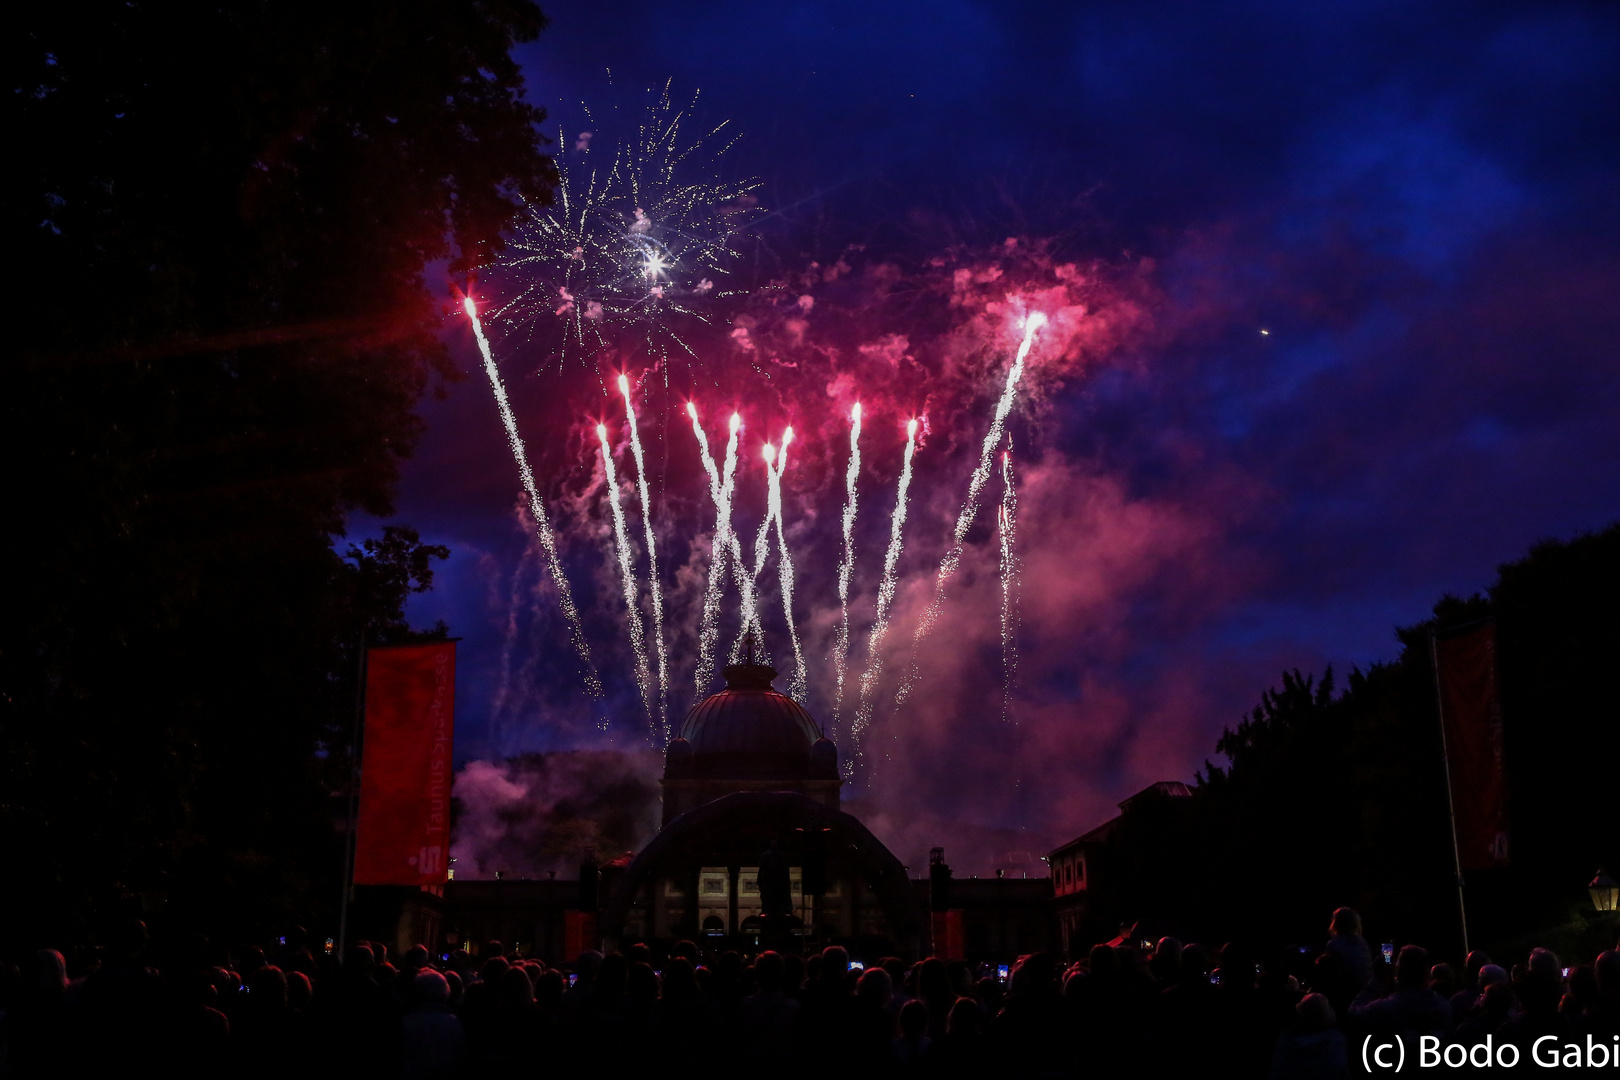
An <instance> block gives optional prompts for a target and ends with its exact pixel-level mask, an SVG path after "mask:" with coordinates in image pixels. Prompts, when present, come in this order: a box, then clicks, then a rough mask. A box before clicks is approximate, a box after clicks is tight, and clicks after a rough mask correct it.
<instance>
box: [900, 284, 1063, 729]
mask: <svg viewBox="0 0 1620 1080" xmlns="http://www.w3.org/2000/svg"><path fill="white" fill-rule="evenodd" d="M1045 325H1046V316H1045V315H1044V314H1042V313H1041V312H1039V311H1034V312H1031V313H1030V314H1029V315H1028V316H1026V317H1025V319H1024V340H1023V341H1022V342H1020V343H1019V345H1018V355H1017V356H1015V357H1014V358H1013V362H1012V366H1011V367H1009V368H1008V369H1007V385H1006V386H1005V387H1003V389H1002V391H1001V400H999V401H997V402H996V414H995V417H994V419H992V420H991V421H990V430H989V431H988V432H986V433H985V436H984V445H983V447H982V448H981V449H980V451H979V464H978V466H977V467H976V468H974V470H973V475H972V476H971V477H970V478H969V480H968V493H967V498H966V499H964V500H963V501H962V512H961V513H959V514H957V515H956V528H955V529H953V530H952V531H951V546H950V548H949V549H948V550H947V551H946V552H945V557H944V558H943V559H941V560H940V563H939V573H938V574H937V575H936V576H935V578H934V598H933V600H931V601H930V602H929V604H928V609H927V610H926V611H924V612H923V615H922V618H920V619H918V620H917V629H916V631H915V633H914V634H913V636H912V641H911V666H910V670H908V671H907V672H906V677H905V679H903V680H902V681H901V683H900V689H899V690H898V691H897V692H896V693H895V696H894V703H895V705H896V706H900V705H904V704H905V702H906V698H908V697H910V696H911V690H912V687H914V686H916V685H917V676H918V673H919V669H918V665H917V651H918V650H919V649H920V648H921V647H922V643H923V639H925V638H926V637H927V636H928V632H929V631H930V630H932V629H933V628H934V624H935V623H936V622H938V621H939V614H940V612H941V611H942V610H943V609H944V607H945V586H946V585H947V584H949V582H950V580H951V578H952V577H953V576H955V574H956V568H957V566H958V565H959V564H960V563H961V561H962V542H963V540H964V539H966V537H967V533H968V529H970V528H972V526H973V519H974V518H976V517H978V515H979V495H980V493H981V492H983V491H984V485H985V481H987V480H989V479H990V461H991V457H992V456H993V455H994V454H995V450H996V447H997V446H998V445H999V444H1000V443H1001V439H1002V436H1003V434H1004V433H1005V432H1006V430H1007V414H1008V413H1010V412H1012V407H1013V401H1014V399H1016V398H1017V396H1018V383H1019V380H1021V379H1022V378H1023V377H1024V361H1025V360H1027V359H1028V358H1029V349H1030V346H1031V345H1033V344H1034V343H1035V334H1036V332H1037V331H1039V330H1040V328H1041V327H1043V326H1045Z"/></svg>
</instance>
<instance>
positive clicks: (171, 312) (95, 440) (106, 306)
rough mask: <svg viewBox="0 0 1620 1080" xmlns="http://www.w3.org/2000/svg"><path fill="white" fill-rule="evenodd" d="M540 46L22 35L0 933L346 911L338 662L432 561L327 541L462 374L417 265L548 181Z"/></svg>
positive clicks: (189, 26)
mask: <svg viewBox="0 0 1620 1080" xmlns="http://www.w3.org/2000/svg"><path fill="white" fill-rule="evenodd" d="M543 22H544V20H543V18H542V16H541V14H540V11H539V10H538V9H537V8H536V7H535V6H534V5H533V4H531V3H527V2H525V0H489V2H482V3H477V4H443V3H427V2H413V0H404V2H389V3H366V2H362V3H344V4H312V3H290V4H286V3H282V4H261V3H248V2H237V0H225V2H222V3H214V4H191V3H177V4H125V3H114V2H77V3H65V4H44V5H31V6H28V7H27V8H25V9H19V10H18V11H15V12H12V13H11V16H10V19H9V26H8V32H7V35H6V42H7V43H6V57H7V74H8V79H9V81H8V89H7V95H6V100H7V105H6V109H7V117H8V123H7V131H8V134H9V136H10V145H11V146H12V147H13V153H12V154H11V155H10V158H9V165H8V168H7V170H6V171H7V177H8V181H9V183H10V184H11V194H10V197H9V198H7V199H6V201H5V214H6V223H7V231H6V236H7V252H8V260H9V262H10V264H11V265H12V266H13V267H14V269H15V271H16V272H17V273H18V275H19V277H18V278H17V279H16V280H17V281H18V282H19V284H20V285H22V288H20V289H16V290H14V291H13V296H14V297H15V298H16V299H17V300H18V301H19V303H18V305H17V306H16V308H15V309H14V311H15V317H14V318H13V319H12V320H11V323H10V325H9V326H8V331H7V335H6V337H7V341H6V345H5V353H4V360H3V364H4V385H5V388H6V390H5V393H4V394H3V395H0V402H3V404H0V410H3V412H0V429H3V430H4V432H5V438H6V447H7V451H6V455H5V460H6V468H5V470H4V477H5V478H4V481H3V482H4V485H5V486H4V493H3V501H4V505H5V507H6V511H7V522H8V524H7V528H6V530H5V542H6V549H5V562H6V565H8V566H9V567H10V568H11V578H10V582H9V584H8V588H7V596H6V602H5V619H4V620H3V631H0V846H3V848H4V850H5V852H6V861H7V865H8V867H9V868H10V871H11V872H10V875H9V877H10V879H11V884H10V886H9V887H7V888H6V889H5V890H4V901H3V902H4V904H5V905H6V916H7V917H6V918H4V919H0V926H3V927H4V933H5V934H6V935H7V936H8V938H9V937H15V936H16V935H22V936H24V937H26V938H27V939H28V942H27V943H33V942H37V941H40V940H54V941H58V942H61V943H65V944H71V943H73V942H79V941H85V940H88V939H89V938H90V937H91V936H93V934H94V933H95V930H94V927H93V926H92V925H91V922H92V921H93V918H94V917H95V916H94V914H93V913H96V912H99V913H101V916H100V917H106V916H108V915H110V914H111V913H115V912H117V913H122V914H128V913H130V911H131V909H137V910H145V911H147V912H152V911H157V910H160V909H161V910H166V911H167V912H169V913H170V914H171V915H173V916H174V917H177V918H180V919H182V920H184V921H185V922H186V923H187V924H188V925H202V926H215V927H217V928H219V929H221V930H224V929H226V927H223V926H219V924H220V921H221V920H235V921H238V922H246V923H248V924H251V925H248V926H239V927H232V928H230V929H232V930H234V931H237V932H242V933H246V932H248V931H249V930H251V929H253V926H255V925H257V926H261V927H262V926H266V925H269V924H270V922H271V921H272V920H275V919H277V918H282V919H284V918H285V917H286V916H287V915H288V914H289V913H292V912H296V913H297V914H298V916H299V917H300V918H309V917H311V915H312V914H313V915H319V916H322V917H324V915H325V909H326V908H331V907H335V906H336V900H337V893H338V887H337V878H338V876H339V872H338V867H339V866H340V859H339V855H338V842H337V836H336V833H335V831H334V829H333V827H332V825H333V820H332V813H331V806H330V805H329V804H330V803H331V801H332V800H331V793H332V792H333V791H334V790H335V789H337V788H338V787H339V786H340V785H341V783H342V781H343V778H344V777H345V776H346V775H347V769H348V763H347V762H346V761H345V760H344V756H345V753H346V746H347V741H348V735H347V732H348V727H349V724H350V723H351V720H352V716H353V710H354V701H355V688H354V674H355V670H356V659H357V657H356V649H357V646H358V643H359V641H360V640H361V636H362V634H367V635H369V636H370V638H371V639H372V640H374V641H376V640H389V639H393V638H398V637H399V636H400V635H402V634H405V633H407V632H408V628H407V627H406V626H405V624H404V621H403V619H402V616H401V610H402V605H403V603H404V600H405V598H406V596H407V593H408V592H409V591H411V590H420V589H423V588H426V587H427V586H428V584H429V582H430V581H431V565H432V560H433V559H434V558H435V557H442V556H443V555H444V554H445V551H444V550H443V549H442V548H434V547H432V546H425V545H423V544H421V543H420V542H419V540H418V538H417V536H416V534H415V533H414V532H412V531H411V530H410V529H409V528H405V527H400V528H395V529H391V530H389V531H388V532H387V534H386V535H384V536H382V537H380V538H374V539H373V540H370V541H365V542H361V543H358V544H355V543H352V542H351V541H349V540H346V539H345V538H344V523H345V517H346V515H347V514H348V513H349V512H351V511H354V510H363V511H366V512H369V513H371V514H374V515H386V514H387V513H389V512H390V500H391V498H392V494H393V491H394V486H395V482H396V474H397V470H398V466H399V462H400V460H401V459H402V458H403V457H404V456H406V455H408V454H409V453H410V451H411V447H412V444H413V442H414V440H415V439H416V437H417V434H418V431H419V426H420V423H419V421H418V420H417V419H416V417H415V416H414V415H413V412H412V410H413V408H414V406H415V404H416V402H417V401H418V399H419V397H420V395H421V394H422V393H423V392H424V390H425V389H426V388H427V387H428V386H429V385H430V383H431V381H432V380H433V379H434V378H437V377H441V376H447V375H448V374H449V370H450V369H449V366H448V363H447V359H446V353H445V350H444V346H443V345H442V343H441V342H440V341H439V339H438V336H437V334H438V329H439V327H440V325H441V323H442V312H441V311H440V310H439V307H438V305H437V303H436V301H435V300H434V298H433V294H432V292H430V290H429V288H428V282H427V281H426V278H425V273H426V271H427V269H428V268H429V267H430V265H433V264H435V263H437V264H439V265H440V266H442V267H448V268H449V270H450V271H451V272H452V273H454V272H458V271H459V270H460V269H461V268H464V267H466V266H468V265H474V264H477V263H479V262H481V261H483V260H484V259H486V258H487V257H488V256H489V254H490V253H491V252H492V251H494V250H496V249H498V247H499V245H500V242H501V240H500V235H501V230H502V228H503V227H504V226H505V224H506V223H507V222H508V221H509V220H510V219H511V217H512V215H513V213H514V212H515V210H516V207H517V205H518V201H517V200H518V196H519V195H522V196H525V197H528V198H530V199H539V200H542V201H543V200H544V199H546V198H547V197H548V195H549V192H550V191H551V190H552V185H553V180H554V175H555V173H554V170H553V167H552V164H551V161H550V159H549V158H548V157H547V156H546V155H545V154H544V153H543V150H542V140H541V138H540V136H539V135H538V134H537V130H538V129H537V126H536V125H537V123H538V121H539V120H540V119H541V118H542V115H543V114H542V113H541V112H540V110H538V109H536V108H534V107H532V106H530V105H528V104H526V103H524V102H523V101H522V100H521V92H522V85H521V79H520V77H519V74H518V69H517V66H516V64H515V63H514V62H513V61H512V60H511V58H510V56H509V52H510V49H511V48H512V46H513V44H514V43H515V42H518V41H525V40H528V39H531V38H533V37H534V36H535V35H536V34H537V33H538V32H539V31H540V29H541V27H542V25H543ZM441 272H442V271H441ZM24 883H26V888H23V887H19V886H22V885H23V884H24ZM10 943H12V944H14V942H10Z"/></svg>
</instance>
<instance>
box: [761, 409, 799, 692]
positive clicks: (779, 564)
mask: <svg viewBox="0 0 1620 1080" xmlns="http://www.w3.org/2000/svg"><path fill="white" fill-rule="evenodd" d="M792 442H793V429H792V428H788V429H787V430H785V431H783V432H782V449H781V451H780V452H778V453H777V455H776V468H775V469H773V470H769V471H770V479H769V483H770V499H771V513H770V519H771V521H773V522H775V524H776V571H777V583H778V586H779V588H780V592H781V595H782V619H783V621H784V622H786V623H787V630H788V642H789V644H791V645H792V646H793V673H792V674H791V675H789V676H788V697H791V698H793V699H794V700H795V701H803V700H804V695H805V691H806V689H807V686H806V680H807V672H806V670H805V666H804V647H803V646H802V645H801V644H800V643H799V624H798V621H797V620H796V619H794V617H793V555H792V553H790V552H789V551H788V543H787V532H786V531H785V529H784V528H783V526H782V474H783V472H785V471H786V470H787V452H788V446H789V444H791V443H792Z"/></svg>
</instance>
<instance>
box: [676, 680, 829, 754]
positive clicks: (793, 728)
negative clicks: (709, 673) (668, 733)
mask: <svg viewBox="0 0 1620 1080" xmlns="http://www.w3.org/2000/svg"><path fill="white" fill-rule="evenodd" d="M725 677H726V688H725V689H724V690H722V691H720V692H719V693H718V694H711V695H710V696H709V697H707V698H705V699H704V700H703V701H701V702H699V703H698V704H697V705H695V706H693V708H692V711H691V712H689V713H687V714H686V721H685V722H684V723H683V724H682V725H681V731H680V739H681V740H683V741H685V743H686V744H687V746H689V747H690V748H691V750H690V753H691V761H692V765H693V766H694V767H696V768H697V769H699V770H704V771H708V770H712V769H713V768H715V767H716V766H722V767H724V766H733V767H749V771H750V772H752V771H754V770H755V769H759V768H767V769H768V768H771V767H773V766H775V767H781V766H787V767H788V768H789V769H790V770H791V771H793V772H801V771H802V770H803V769H804V767H805V766H806V765H808V764H809V761H810V748H811V746H813V745H814V744H815V742H816V740H818V739H820V738H821V729H820V728H819V727H817V726H816V722H815V720H813V719H812V718H811V716H810V713H809V712H808V711H806V709H805V707H804V706H803V705H800V704H799V703H798V702H797V701H794V700H793V699H792V698H790V697H788V696H787V695H786V694H784V693H781V692H780V691H778V690H776V689H774V688H772V686H771V681H772V680H773V679H775V678H776V669H775V668H772V667H770V666H769V665H767V664H755V663H742V664H731V665H729V666H728V667H727V668H726V669H725ZM680 756H682V757H684V756H685V751H682V752H681V755H680ZM706 766H707V769H705V767H706ZM727 771H728V772H729V771H731V770H730V769H728V770H727Z"/></svg>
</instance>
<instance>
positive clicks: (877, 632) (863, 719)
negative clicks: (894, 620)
mask: <svg viewBox="0 0 1620 1080" xmlns="http://www.w3.org/2000/svg"><path fill="white" fill-rule="evenodd" d="M916 452H917V421H915V420H912V421H909V422H908V423H907V424H906V456H905V458H904V459H903V460H902V461H901V463H900V484H899V487H898V489H897V490H896V491H895V496H894V512H893V514H892V515H891V516H890V518H889V550H888V551H887V552H885V553H884V556H883V577H882V578H881V579H880V583H879V585H878V595H877V614H876V615H875V616H874V617H873V619H872V629H871V630H870V631H869V632H868V633H867V637H866V673H865V674H863V675H862V676H861V703H860V708H859V709H858V710H857V711H856V713H855V722H854V723H853V724H851V725H850V729H849V736H850V738H849V744H850V745H849V753H848V755H847V756H846V757H845V760H844V767H845V770H846V771H848V772H851V773H852V772H853V771H854V769H855V768H856V766H857V765H859V764H860V763H861V760H862V749H861V741H862V738H863V737H864V736H865V734H866V729H867V728H868V727H869V726H870V725H871V723H872V704H873V695H874V694H875V693H876V691H877V681H878V676H879V675H880V674H881V673H882V671H883V639H884V638H885V637H887V636H888V633H889V607H890V606H891V605H892V604H893V603H894V591H895V587H896V580H897V579H896V577H895V571H896V569H897V568H898V567H899V565H900V537H901V534H902V531H903V530H904V529H905V525H906V498H907V495H908V494H909V492H910V489H911V458H912V455H914V454H915V453H916Z"/></svg>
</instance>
